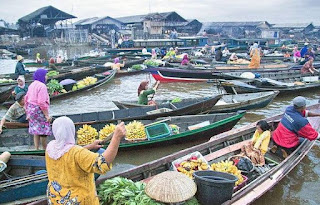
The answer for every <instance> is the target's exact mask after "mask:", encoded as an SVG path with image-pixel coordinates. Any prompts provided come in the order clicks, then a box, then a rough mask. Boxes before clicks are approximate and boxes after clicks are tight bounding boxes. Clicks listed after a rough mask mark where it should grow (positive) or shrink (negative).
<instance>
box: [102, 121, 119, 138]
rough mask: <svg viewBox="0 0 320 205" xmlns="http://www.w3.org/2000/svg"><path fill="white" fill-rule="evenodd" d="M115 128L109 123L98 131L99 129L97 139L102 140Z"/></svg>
mask: <svg viewBox="0 0 320 205" xmlns="http://www.w3.org/2000/svg"><path fill="white" fill-rule="evenodd" d="M115 129H116V126H115V125H114V124H109V125H106V126H104V127H103V128H102V129H101V130H100V131H99V140H104V139H105V138H106V137H107V136H108V135H109V134H111V133H112V132H114V130H115Z"/></svg>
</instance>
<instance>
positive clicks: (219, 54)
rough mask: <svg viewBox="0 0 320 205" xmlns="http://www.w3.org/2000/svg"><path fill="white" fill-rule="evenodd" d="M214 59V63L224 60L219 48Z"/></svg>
mask: <svg viewBox="0 0 320 205" xmlns="http://www.w3.org/2000/svg"><path fill="white" fill-rule="evenodd" d="M214 58H215V59H216V61H224V58H223V57H222V51H221V47H219V48H218V49H217V52H216V55H215V57H214Z"/></svg>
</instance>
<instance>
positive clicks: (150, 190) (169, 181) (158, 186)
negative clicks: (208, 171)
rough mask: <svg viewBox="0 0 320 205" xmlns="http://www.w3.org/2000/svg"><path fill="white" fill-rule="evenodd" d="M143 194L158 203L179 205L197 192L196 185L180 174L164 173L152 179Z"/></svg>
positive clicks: (173, 172)
mask: <svg viewBox="0 0 320 205" xmlns="http://www.w3.org/2000/svg"><path fill="white" fill-rule="evenodd" d="M145 192H146V194H147V195H148V196H149V197H151V198H152V199H155V200H157V201H160V202H164V203H179V202H182V201H186V200H188V199H190V198H192V197H193V196H194V195H195V194H196V192H197V185H196V184H195V183H194V181H193V180H192V179H190V178H189V177H187V176H186V175H184V174H182V173H179V172H175V171H166V172H163V173H161V174H158V175H156V176H155V177H154V178H152V179H151V180H150V181H149V182H148V183H147V186H146V189H145Z"/></svg>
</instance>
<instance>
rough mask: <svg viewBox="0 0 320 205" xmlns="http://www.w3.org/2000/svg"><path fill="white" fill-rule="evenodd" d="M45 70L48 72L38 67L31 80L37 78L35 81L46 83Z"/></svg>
mask: <svg viewBox="0 0 320 205" xmlns="http://www.w3.org/2000/svg"><path fill="white" fill-rule="evenodd" d="M47 72H48V71H47V70H45V69H42V68H39V69H38V70H37V71H36V72H34V74H33V80H37V81H40V82H42V83H44V84H46V74H47Z"/></svg>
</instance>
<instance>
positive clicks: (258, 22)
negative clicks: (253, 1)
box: [204, 21, 268, 27]
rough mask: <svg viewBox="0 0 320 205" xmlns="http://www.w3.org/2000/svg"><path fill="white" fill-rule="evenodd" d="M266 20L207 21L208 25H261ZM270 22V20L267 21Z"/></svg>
mask: <svg viewBox="0 0 320 205" xmlns="http://www.w3.org/2000/svg"><path fill="white" fill-rule="evenodd" d="M265 22H266V21H251V22H250V21H249V22H205V23H204V25H206V26H207V27H234V26H259V25H261V24H263V23H265ZM266 23H267V24H268V22H266Z"/></svg>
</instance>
